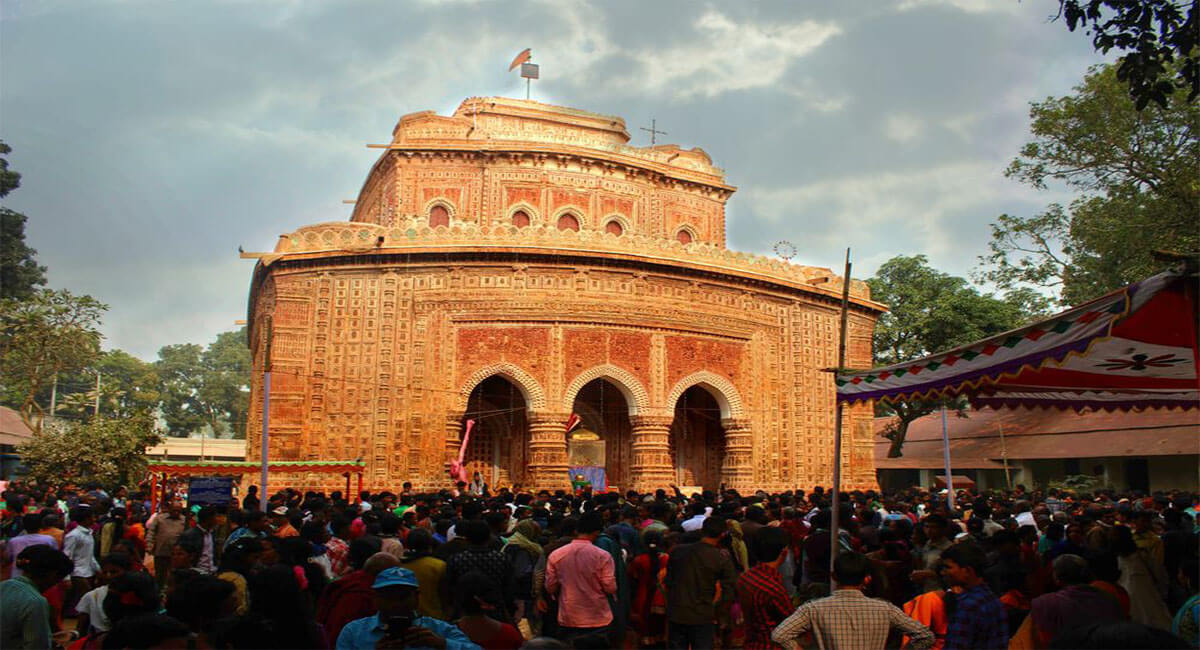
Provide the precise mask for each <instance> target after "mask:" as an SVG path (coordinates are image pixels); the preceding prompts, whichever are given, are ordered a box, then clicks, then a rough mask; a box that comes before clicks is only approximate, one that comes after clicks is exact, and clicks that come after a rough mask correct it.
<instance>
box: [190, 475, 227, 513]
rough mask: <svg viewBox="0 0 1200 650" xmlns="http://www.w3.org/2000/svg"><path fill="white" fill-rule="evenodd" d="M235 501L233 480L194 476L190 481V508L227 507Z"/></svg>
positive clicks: (219, 477)
mask: <svg viewBox="0 0 1200 650" xmlns="http://www.w3.org/2000/svg"><path fill="white" fill-rule="evenodd" d="M231 499H233V478H232V477H229V476H193V477H191V478H190V479H188V507H189V508H190V507H192V506H227V505H229V502H230V500H231Z"/></svg>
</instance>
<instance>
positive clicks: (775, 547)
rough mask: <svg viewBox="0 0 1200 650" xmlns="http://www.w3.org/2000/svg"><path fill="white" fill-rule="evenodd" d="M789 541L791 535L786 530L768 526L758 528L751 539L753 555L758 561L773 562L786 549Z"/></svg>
mask: <svg viewBox="0 0 1200 650" xmlns="http://www.w3.org/2000/svg"><path fill="white" fill-rule="evenodd" d="M790 542H791V535H788V532H787V531H786V530H784V529H782V528H776V527H770V526H767V527H765V528H760V529H759V530H758V532H757V533H755V534H754V538H753V539H752V540H751V543H752V544H753V546H754V556H755V557H757V558H758V559H759V561H760V562H774V561H775V559H776V558H778V557H779V556H780V555H781V554H782V553H783V551H784V550H785V549H787V547H788V546H789V545H790Z"/></svg>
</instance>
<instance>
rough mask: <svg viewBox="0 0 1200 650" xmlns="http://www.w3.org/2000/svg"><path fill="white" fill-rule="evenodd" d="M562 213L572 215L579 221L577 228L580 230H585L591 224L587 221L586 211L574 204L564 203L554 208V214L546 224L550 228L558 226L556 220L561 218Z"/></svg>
mask: <svg viewBox="0 0 1200 650" xmlns="http://www.w3.org/2000/svg"><path fill="white" fill-rule="evenodd" d="M564 214H569V215H571V216H572V217H575V221H577V222H579V229H580V230H581V231H582V230H587V229H589V228H591V226H592V224H590V223H588V218H587V211H586V210H584V209H583V208H581V207H579V206H578V205H574V204H571V205H564V206H563V207H561V208H559V209H557V210H555V211H554V216H552V217H550V220H549V221H547V222H546V226H547V227H550V228H558V220H559V219H561V218H562V216H563V215H564Z"/></svg>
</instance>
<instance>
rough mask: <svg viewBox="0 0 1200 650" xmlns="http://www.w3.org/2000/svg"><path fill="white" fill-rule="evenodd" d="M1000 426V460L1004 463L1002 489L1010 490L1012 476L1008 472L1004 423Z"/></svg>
mask: <svg viewBox="0 0 1200 650" xmlns="http://www.w3.org/2000/svg"><path fill="white" fill-rule="evenodd" d="M999 425H1000V460H1002V461H1004V489H1006V490H1011V489H1012V474H1010V473H1009V471H1008V447H1007V446H1005V444H1004V423H1003V422H1001V423H999Z"/></svg>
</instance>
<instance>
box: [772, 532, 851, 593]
mask: <svg viewBox="0 0 1200 650" xmlns="http://www.w3.org/2000/svg"><path fill="white" fill-rule="evenodd" d="M763 530H766V529H763ZM761 532H762V531H761V530H760V531H759V533H761ZM870 574H871V561H870V560H868V559H867V556H865V555H863V554H862V553H852V552H847V551H842V552H841V553H838V556H837V559H835V560H834V561H833V576H834V577H835V578H837V581H838V584H839V585H845V586H847V587H855V586H858V585H861V584H862V583H863V581H864V580H866V579H867V576H868V575H870Z"/></svg>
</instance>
